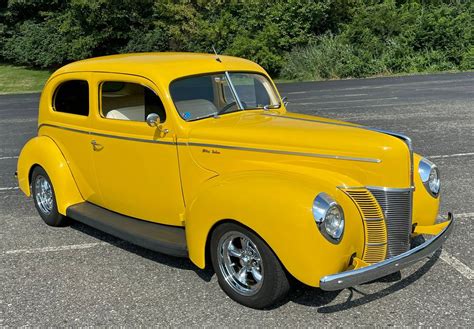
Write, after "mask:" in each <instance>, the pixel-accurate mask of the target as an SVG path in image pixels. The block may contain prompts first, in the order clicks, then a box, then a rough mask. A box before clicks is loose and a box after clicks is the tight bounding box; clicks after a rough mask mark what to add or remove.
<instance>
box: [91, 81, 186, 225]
mask: <svg viewBox="0 0 474 329" xmlns="http://www.w3.org/2000/svg"><path fill="white" fill-rule="evenodd" d="M94 86H95V91H94V92H95V95H97V97H96V98H95V99H96V100H97V103H96V106H95V108H96V111H95V116H94V120H93V123H92V131H91V136H90V139H91V141H90V142H91V145H90V146H91V148H92V149H93V161H94V166H95V173H96V177H97V181H98V185H99V190H100V195H101V198H100V199H101V203H100V204H99V206H102V207H104V208H106V209H109V210H112V211H114V212H117V213H120V214H123V215H127V216H130V217H135V218H138V219H142V220H147V221H153V222H158V223H161V224H167V225H179V226H181V225H183V222H182V220H181V219H182V214H183V213H184V201H183V197H182V191H181V181H180V174H179V163H178V155H177V145H176V136H175V135H174V132H173V125H172V123H171V119H169V118H167V116H166V110H165V109H164V106H163V103H162V102H161V99H160V97H159V93H157V88H156V86H155V85H153V83H152V82H150V81H149V80H147V79H145V78H140V77H137V76H131V75H125V74H106V73H95V74H94ZM150 113H157V114H158V115H159V116H160V124H159V125H158V127H150V126H149V125H148V124H147V123H146V121H145V118H146V116H147V115H148V114H150Z"/></svg>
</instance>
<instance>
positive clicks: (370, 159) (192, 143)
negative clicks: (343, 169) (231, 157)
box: [186, 142, 382, 163]
mask: <svg viewBox="0 0 474 329" xmlns="http://www.w3.org/2000/svg"><path fill="white" fill-rule="evenodd" d="M186 144H187V145H188V146H201V147H215V148H221V149H228V150H238V151H250V152H261V153H273V154H283V155H297V156H305V157H313V158H325V159H336V160H347V161H360V162H371V163H380V162H382V160H380V159H372V158H356V157H349V156H343V155H331V154H318V153H305V152H292V151H282V150H272V149H261V148H252V147H242V146H232V145H221V144H206V143H195V142H187V143H186Z"/></svg>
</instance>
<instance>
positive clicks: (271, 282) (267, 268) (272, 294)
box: [210, 223, 289, 309]
mask: <svg viewBox="0 0 474 329" xmlns="http://www.w3.org/2000/svg"><path fill="white" fill-rule="evenodd" d="M229 231H237V232H240V233H243V234H245V235H246V236H247V237H248V238H250V240H252V242H253V243H254V244H255V245H256V247H257V249H258V251H259V253H260V256H261V257H262V266H263V272H264V276H263V282H262V286H261V287H260V289H259V291H258V292H257V293H256V294H254V295H252V296H244V295H241V294H239V293H238V292H236V291H235V290H234V289H233V288H232V287H231V286H230V285H229V284H228V283H227V281H226V280H225V278H224V276H223V274H222V272H221V269H220V267H219V262H218V259H217V257H218V243H219V240H220V239H221V237H222V236H223V235H224V234H225V233H227V232H229ZM210 248H211V260H212V265H213V268H214V271H215V273H216V275H217V279H218V282H219V285H220V287H221V288H222V290H224V291H225V292H226V293H227V295H228V296H229V297H230V298H232V299H233V300H235V301H237V302H238V303H240V304H242V305H245V306H248V307H251V308H256V309H261V308H266V307H269V306H271V305H272V304H274V303H275V302H277V301H278V300H279V299H281V298H282V297H284V296H285V295H286V293H287V291H288V288H289V285H288V282H286V284H287V285H288V287H287V288H286V289H285V288H284V289H281V287H280V286H281V282H277V280H278V279H280V280H281V279H282V277H283V278H284V279H285V280H286V276H285V273H284V271H283V268H282V266H281V264H280V262H279V260H278V258H277V257H276V256H275V254H274V253H273V251H272V250H271V249H270V247H268V246H267V244H266V243H265V242H264V241H263V240H262V239H261V238H260V237H259V236H258V235H257V234H255V233H254V232H252V231H250V230H248V229H246V228H244V227H242V226H240V225H237V224H234V223H224V224H221V225H219V226H218V227H217V228H216V229H215V230H214V231H213V232H212V236H211V244H210ZM277 271H281V273H276V272H277ZM276 274H279V275H276ZM279 288H280V289H279ZM280 290H281V291H280Z"/></svg>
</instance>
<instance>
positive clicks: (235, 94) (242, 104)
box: [170, 72, 280, 121]
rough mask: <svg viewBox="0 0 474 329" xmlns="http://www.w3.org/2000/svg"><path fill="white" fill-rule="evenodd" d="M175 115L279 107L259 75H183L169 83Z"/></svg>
mask: <svg viewBox="0 0 474 329" xmlns="http://www.w3.org/2000/svg"><path fill="white" fill-rule="evenodd" d="M170 93H171V97H172V98H173V102H174V104H175V106H176V109H177V110H178V112H179V115H180V116H181V117H182V118H183V119H184V120H186V121H194V120H199V119H203V118H208V117H211V116H217V115H222V114H224V113H230V112H235V111H242V110H255V109H263V108H266V109H271V108H279V107H280V102H279V99H278V96H277V94H276V92H275V90H274V88H273V86H272V84H271V83H270V81H269V80H268V79H267V78H266V77H265V76H263V75H261V74H258V73H247V72H226V73H214V74H207V75H199V76H192V77H186V78H182V79H178V80H175V81H173V82H172V83H171V85H170Z"/></svg>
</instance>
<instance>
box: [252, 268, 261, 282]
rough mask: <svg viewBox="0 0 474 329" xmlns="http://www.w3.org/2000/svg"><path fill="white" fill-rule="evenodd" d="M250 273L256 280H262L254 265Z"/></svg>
mask: <svg viewBox="0 0 474 329" xmlns="http://www.w3.org/2000/svg"><path fill="white" fill-rule="evenodd" d="M250 273H252V276H253V278H254V279H255V281H256V282H260V281H261V280H262V274H261V273H260V272H259V271H258V270H257V269H256V268H255V267H252V269H251V270H250Z"/></svg>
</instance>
